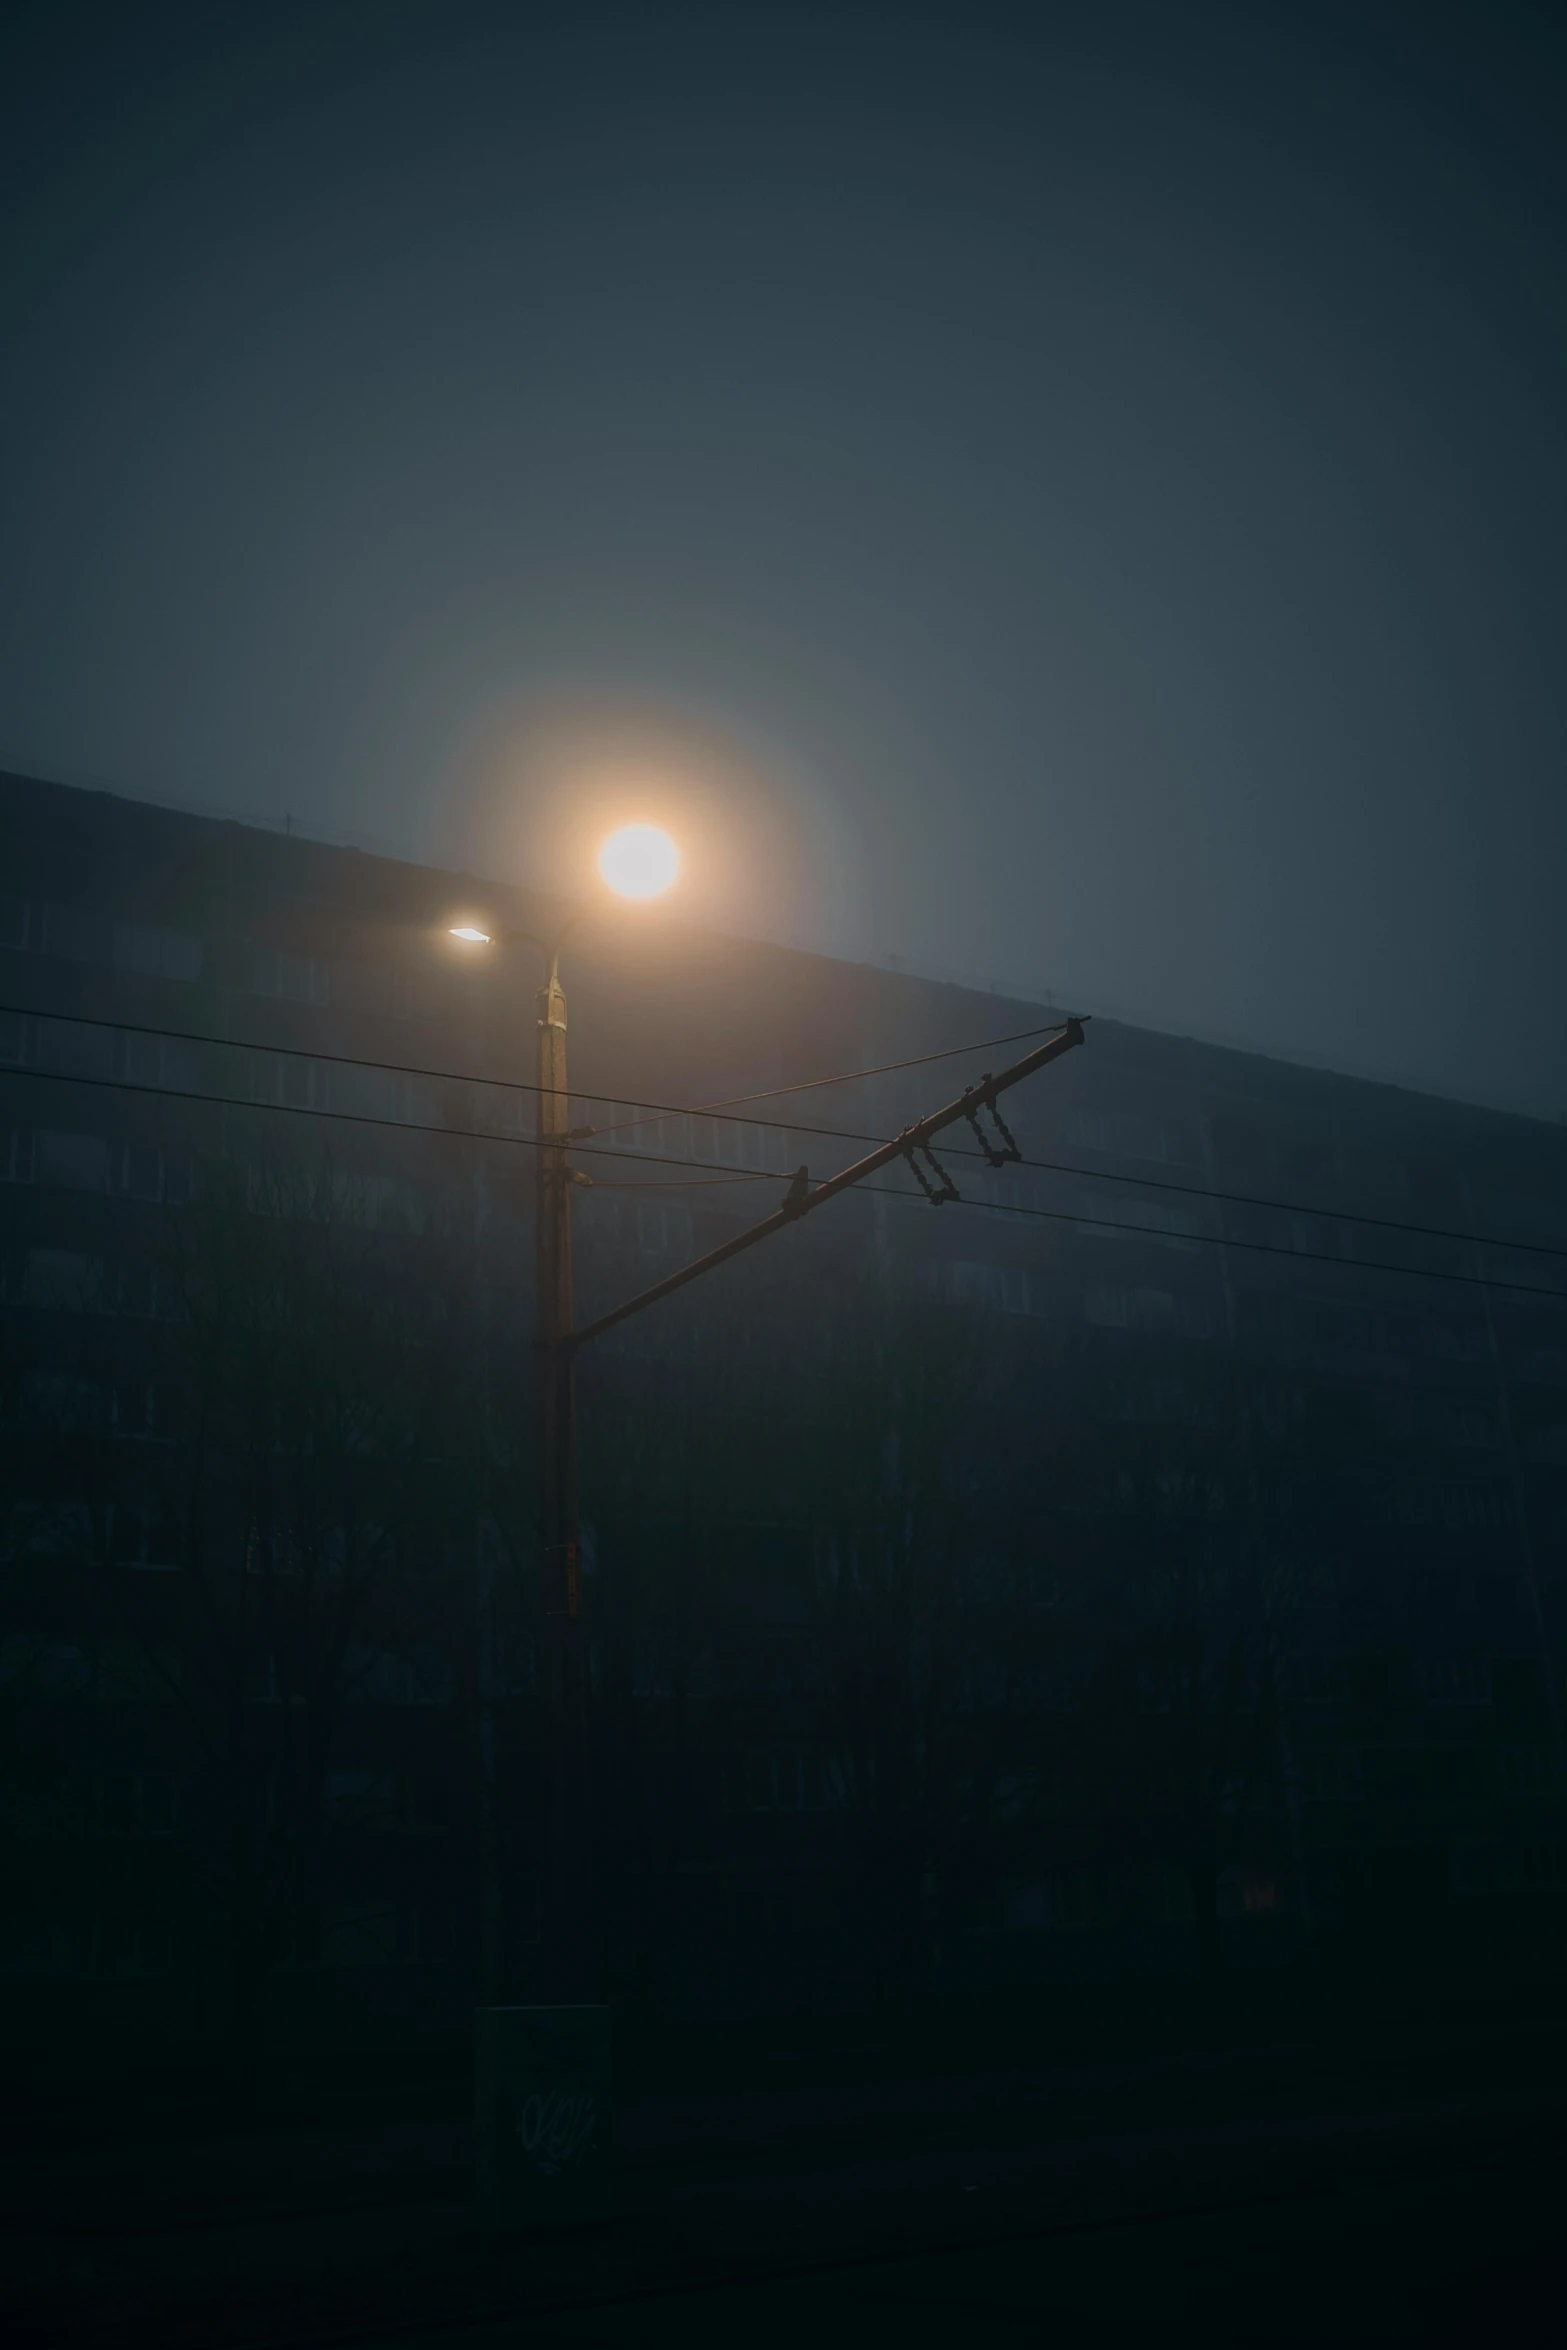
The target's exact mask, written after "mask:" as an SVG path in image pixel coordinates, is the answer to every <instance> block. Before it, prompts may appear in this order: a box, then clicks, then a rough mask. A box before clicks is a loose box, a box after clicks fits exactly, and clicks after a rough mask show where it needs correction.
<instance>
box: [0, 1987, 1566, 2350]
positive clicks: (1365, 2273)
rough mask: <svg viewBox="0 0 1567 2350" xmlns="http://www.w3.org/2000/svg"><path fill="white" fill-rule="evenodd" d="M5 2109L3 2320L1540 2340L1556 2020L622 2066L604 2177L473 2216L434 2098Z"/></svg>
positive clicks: (1179, 2338) (54, 2326) (37, 2338)
mask: <svg viewBox="0 0 1567 2350" xmlns="http://www.w3.org/2000/svg"><path fill="white" fill-rule="evenodd" d="M150 2141H151V2133H150V2132H141V2133H138V2132H137V2131H136V2130H134V2129H126V2130H122V2131H121V2133H120V2135H119V2137H118V2141H117V2142H116V2143H114V2144H104V2143H100V2144H98V2145H97V2146H96V2147H94V2146H90V2145H86V2144H77V2145H75V2146H72V2145H69V2144H62V2143H56V2144H55V2145H53V2146H52V2147H49V2146H46V2145H44V2144H43V2143H42V2142H41V2141H40V2143H38V2144H37V2145H34V2146H32V2147H28V2146H26V2145H23V2144H22V2143H20V2142H19V2141H18V2138H17V2137H16V2135H15V2134H14V2133H13V2135H12V2137H11V2139H10V2143H9V2149H8V2152H7V2154H6V2157H5V2161H4V2166H3V2174H0V2175H3V2184H4V2211H5V2234H4V2238H3V2252H4V2287H3V2292H4V2302H3V2309H0V2322H3V2325H4V2330H5V2334H6V2337H7V2339H8V2340H14V2341H17V2342H24V2341H25V2342H28V2343H33V2342H37V2343H40V2344H48V2343H67V2342H71V2343H75V2342H91V2343H94V2344H103V2345H106V2346H107V2350H114V2346H116V2345H122V2344H123V2345H130V2344H140V2343H143V2342H157V2343H159V2344H160V2345H167V2346H169V2350H187V2346H189V2350H195V2346H196V2345H201V2346H202V2350H262V2346H263V2345H267V2344H278V2345H282V2344H285V2343H286V2344H289V2345H291V2346H293V2350H300V2346H302V2345H306V2344H309V2343H319V2344H321V2345H323V2350H324V2346H325V2345H327V2344H329V2343H334V2344H335V2343H339V2342H341V2343H345V2344H346V2343H348V2342H357V2343H361V2344H364V2345H367V2346H368V2345H373V2344H384V2345H387V2346H388V2350H390V2346H391V2345H392V2344H393V2343H397V2344H401V2345H404V2346H405V2350H406V2346H411V2350H437V2346H438V2345H440V2346H446V2345H450V2346H451V2350H457V2346H458V2345H463V2346H465V2350H498V2346H499V2345H501V2344H503V2343H504V2344H517V2345H519V2346H520V2345H538V2346H539V2350H550V2346H551V2345H553V2344H555V2343H562V2344H564V2343H578V2342H580V2343H587V2344H604V2345H606V2346H608V2345H619V2344H622V2343H625V2344H630V2343H632V2342H637V2343H646V2342H654V2343H662V2342H664V2341H666V2340H667V2341H672V2342H673V2341H679V2342H680V2343H681V2344H683V2345H692V2346H695V2350H700V2346H702V2345H705V2344H708V2343H712V2344H717V2343H719V2342H720V2341H723V2342H725V2343H730V2342H738V2343H744V2344H752V2343H757V2344H763V2345H765V2344H770V2343H774V2342H776V2343H784V2342H789V2343H791V2344H794V2343H805V2344H807V2345H832V2344H836V2343H839V2342H851V2341H852V2342H855V2343H861V2342H881V2341H888V2342H898V2343H908V2344H922V2343H925V2342H932V2343H934V2342H937V2341H940V2342H943V2343H946V2342H949V2341H951V2340H953V2339H954V2338H956V2337H967V2338H969V2339H973V2340H978V2341H981V2342H988V2341H998V2342H1010V2341H1044V2340H1047V2339H1050V2340H1055V2341H1061V2342H1069V2343H1071V2342H1092V2343H1096V2344H1097V2343H1106V2342H1109V2343H1119V2342H1123V2341H1124V2342H1138V2343H1143V2342H1159V2343H1175V2344H1180V2343H1185V2342H1209V2343H1215V2344H1229V2343H1243V2342H1282V2343H1311V2342H1334V2343H1340V2342H1429V2343H1460V2342H1464V2343H1469V2342H1473V2343H1483V2342H1496V2343H1507V2344H1513V2343H1524V2344H1530V2343H1537V2342H1538V2343H1552V2344H1554V2343H1560V2342H1567V2257H1564V2255H1563V2252H1562V2249H1561V2248H1562V2245H1563V2244H1564V2243H1567V2194H1564V2189H1567V2031H1564V2030H1563V2029H1562V2028H1561V2026H1560V2025H1559V2024H1556V2023H1552V2022H1549V2021H1546V2020H1544V2019H1538V2018H1537V2019H1535V2020H1533V2021H1529V2022H1525V2021H1523V2020H1517V2021H1513V2022H1511V2023H1509V2022H1508V2021H1507V2020H1506V2019H1498V2018H1494V2017H1493V2018H1491V2019H1489V2020H1487V2021H1486V2022H1485V2023H1484V2024H1483V2025H1481V2026H1479V2027H1476V2026H1473V2025H1471V2026H1469V2027H1467V2028H1461V2029H1453V2030H1448V2031H1445V2032H1442V2031H1427V2032H1425V2033H1423V2034H1421V2035H1417V2036H1414V2037H1409V2036H1406V2037H1405V2038H1404V2039H1403V2040H1400V2039H1399V2038H1398V2037H1397V2035H1396V2034H1391V2035H1388V2036H1385V2037H1384V2036H1380V2035H1378V2034H1377V2033H1375V2032H1371V2033H1369V2034H1365V2035H1363V2036H1362V2037H1361V2039H1360V2041H1359V2042H1358V2044H1357V2045H1355V2046H1353V2047H1341V2048H1340V2049H1338V2050H1337V2051H1335V2050H1334V2048H1332V2047H1331V2046H1328V2045H1325V2044H1322V2043H1320V2042H1319V2043H1315V2044H1312V2045H1310V2046H1301V2045H1297V2046H1274V2047H1259V2046H1250V2047H1246V2048H1239V2049H1237V2048H1230V2049H1228V2050H1219V2051H1211V2050H1210V2051H1204V2050H1201V2049H1188V2050H1186V2051H1184V2052H1182V2053H1181V2054H1179V2055H1173V2056H1170V2057H1166V2058H1154V2057H1150V2056H1147V2055H1144V2056H1142V2057H1139V2058H1137V2059H1136V2060H1134V2061H1125V2062H1115V2061H1104V2060H1100V2061H1096V2062H1094V2063H1089V2064H1078V2065H1066V2064H1061V2063H1055V2064H1047V2065H1034V2066H1027V2067H1017V2068H1013V2069H1010V2070H1008V2069H992V2070H987V2071H983V2072H966V2073H965V2072H946V2073H942V2074H932V2075H930V2076H928V2077H925V2078H908V2077H903V2078H897V2077H881V2078H871V2079H861V2080H859V2081H838V2082H833V2081H832V2080H825V2081H822V2080H818V2081H817V2082H815V2083H813V2084H808V2085H806V2084H802V2085H799V2086H794V2087H789V2086H784V2085H778V2084H776V2083H775V2084H774V2085H772V2086H771V2087H755V2086H753V2087H750V2088H746V2089H743V2090H741V2089H735V2090H728V2091H725V2090H722V2089H716V2088H715V2089H714V2090H712V2091H711V2092H708V2093H704V2094H701V2095H686V2096H677V2095H670V2094H663V2095H652V2094H643V2095H641V2096H640V2097H638V2098H637V2099H635V2100H634V2101H632V2102H630V2103H628V2104H627V2105H625V2106H623V2108H622V2110H621V2113H620V2116H619V2125H618V2158H619V2159H618V2170H619V2209H618V2211H617V2213H616V2215H615V2216H614V2217H613V2218H612V2219H610V2220H609V2221H607V2222H606V2223H605V2224H604V2225H602V2226H601V2227H599V2228H597V2229H595V2230H592V2231H588V2232H586V2233H580V2234H571V2235H565V2234H562V2235H555V2236H549V2235H540V2236H534V2237H527V2236H500V2237H497V2236H494V2235H490V2234H486V2233H484V2232H482V2231H481V2230H479V2229H478V2228H477V2227H476V2226H475V2225H474V2223H473V2219H472V2215H471V2209H470V2204H469V2196H468V2165H469V2162H470V2159H471V2146H470V2141H469V2137H468V2132H467V2127H466V2125H465V2124H464V2123H463V2122H462V2121H461V2120H459V2119H457V2118H455V2117H452V2118H449V2119H442V2118H428V2119H426V2120H423V2121H420V2122H412V2123H410V2122H404V2123H392V2122H387V2121H381V2122H379V2123H376V2124H374V2125H368V2124H361V2125H360V2126H357V2127H341V2126H339V2127H329V2126H324V2125H322V2124H320V2123H319V2122H318V2123H317V2125H316V2126H314V2127H312V2128H308V2129H306V2128H303V2127H301V2126H298V2125H297V2124H296V2125H293V2126H288V2127H284V2126H281V2125H279V2124H277V2123H273V2124H272V2125H271V2126H267V2127H262V2126H259V2125H257V2124H254V2123H253V2124H252V2126H251V2127H250V2128H248V2129H246V2130H244V2131H233V2130H231V2131H229V2132H227V2133H218V2132H213V2131H210V2130H209V2131H207V2132H205V2133H192V2132H190V2131H188V2130H187V2131H185V2132H183V2133H179V2134H169V2133H165V2134H164V2135H163V2137H162V2139H161V2142H158V2143H153V2142H150Z"/></svg>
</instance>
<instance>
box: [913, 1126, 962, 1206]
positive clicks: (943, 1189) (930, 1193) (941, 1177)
mask: <svg viewBox="0 0 1567 2350" xmlns="http://www.w3.org/2000/svg"><path fill="white" fill-rule="evenodd" d="M916 1154H918V1155H916ZM903 1155H904V1157H905V1158H906V1159H907V1160H908V1162H909V1172H910V1174H911V1175H912V1176H913V1178H914V1180H915V1182H916V1183H917V1184H918V1185H919V1187H920V1189H921V1191H922V1192H923V1193H924V1194H925V1197H926V1198H927V1199H928V1200H929V1202H930V1204H931V1206H932V1207H933V1208H939V1207H940V1206H941V1204H942V1202H943V1201H944V1200H949V1199H961V1197H962V1193H961V1192H960V1191H959V1190H958V1187H957V1185H956V1184H955V1183H954V1182H953V1180H952V1177H951V1176H950V1175H949V1174H948V1173H947V1170H946V1168H945V1167H944V1166H943V1165H942V1163H941V1161H940V1160H939V1159H938V1158H937V1156H936V1154H935V1152H934V1151H933V1150H932V1149H931V1147H930V1144H929V1143H928V1142H920V1143H913V1142H906V1143H905V1144H904V1146H903ZM921 1159H924V1160H925V1161H926V1163H927V1165H929V1166H930V1167H932V1168H933V1169H934V1170H935V1175H936V1181H935V1182H934V1183H932V1181H931V1179H930V1177H929V1176H928V1175H927V1174H926V1172H925V1169H924V1167H922V1166H921V1165H920V1160H921Z"/></svg>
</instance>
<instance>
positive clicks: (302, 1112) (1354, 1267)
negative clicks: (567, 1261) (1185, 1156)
mask: <svg viewBox="0 0 1567 2350" xmlns="http://www.w3.org/2000/svg"><path fill="white" fill-rule="evenodd" d="M0 1008H3V1007H0ZM137 1033H139V1034H143V1035H146V1034H156V1033H157V1032H156V1031H154V1030H140V1031H137ZM209 1041H210V1040H209ZM248 1049H261V1048H248ZM312 1057H314V1058H320V1057H321V1056H319V1055H316V1056H312ZM340 1057H341V1058H343V1059H345V1060H346V1058H347V1056H346V1055H345V1056H340ZM350 1065H351V1066H354V1067H358V1068H366V1067H370V1066H373V1065H374V1064H371V1063H368V1062H355V1063H352V1064H350ZM12 1073H13V1074H19V1075H21V1076H24V1077H26V1078H28V1079H31V1080H33V1081H35V1082H42V1083H45V1084H55V1085H75V1086H87V1087H91V1088H93V1089H95V1090H97V1091H99V1092H106V1093H134V1094H140V1095H143V1096H146V1097H148V1098H150V1099H151V1100H154V1101H160V1102H167V1101H181V1102H194V1103H196V1104H197V1105H198V1106H200V1107H203V1108H206V1109H218V1110H222V1109H229V1110H242V1111H245V1112H246V1113H248V1114H249V1115H250V1116H253V1117H254V1116H263V1117H265V1116H274V1117H275V1116H283V1117H296V1118H319V1119H322V1120H324V1121H326V1122H327V1123H328V1124H332V1125H344V1126H368V1127H374V1128H378V1129H384V1130H385V1131H387V1132H389V1133H392V1134H403V1135H409V1134H432V1135H438V1136H441V1137H443V1138H444V1139H446V1140H448V1141H451V1142H491V1143H500V1144H503V1145H506V1146H509V1147H510V1148H512V1149H521V1150H537V1149H538V1148H539V1147H540V1145H539V1139H538V1137H537V1136H536V1135H532V1134H502V1133H496V1132H495V1131H493V1130H489V1131H487V1130H486V1129H485V1128H483V1127H475V1126H436V1125H431V1124H429V1123H427V1122H426V1121H423V1120H419V1119H408V1118H384V1117H378V1116H376V1115H375V1114H374V1113H372V1112H370V1111H363V1110H330V1109H322V1108H319V1107H317V1106H316V1105H315V1104H313V1103H309V1102H258V1101H254V1100H252V1099H250V1098H249V1097H248V1096H246V1095H244V1094H214V1093H198V1092H196V1091H195V1090H194V1089H193V1088H190V1087H181V1086H168V1085H154V1084H152V1083H150V1082H148V1083H138V1082H136V1081H135V1080H133V1079H130V1078H123V1077H85V1076H76V1075H72V1074H71V1072H69V1071H68V1070H60V1069H28V1070H24V1071H20V1072H12ZM574 1148H575V1149H576V1150H577V1151H578V1152H579V1154H580V1155H581V1156H583V1157H587V1158H607V1159H613V1160H617V1161H629V1162H630V1163H631V1164H632V1165H652V1166H664V1167H701V1166H702V1161H700V1160H698V1159H694V1158H691V1157H690V1156H689V1155H684V1156H682V1155H676V1154H673V1153H665V1152H654V1151H625V1150H607V1149H605V1148H604V1146H603V1145H602V1144H598V1143H591V1142H590V1143H579V1144H577V1145H575V1146H574ZM794 1173H795V1170H793V1169H791V1168H778V1169H776V1170H771V1169H757V1170H756V1171H755V1172H747V1173H745V1174H740V1175H735V1176H733V1177H730V1176H719V1177H714V1176H711V1175H707V1174H706V1173H703V1174H699V1175H697V1176H696V1177H694V1178H693V1179H692V1180H691V1182H690V1183H685V1182H681V1183H678V1184H677V1183H667V1184H666V1183H663V1182H660V1183H656V1184H647V1185H637V1184H628V1185H626V1186H624V1188H626V1189H628V1190H637V1189H644V1188H645V1189H648V1190H666V1189H668V1190H675V1189H679V1190H687V1189H696V1188H699V1187H700V1186H702V1185H705V1184H708V1183H713V1182H729V1181H734V1182H747V1183H789V1182H791V1181H792V1180H793V1179H794ZM605 1188H606V1189H620V1188H622V1187H621V1186H620V1185H606V1186H605ZM855 1189H856V1190H858V1191H861V1192H874V1193H877V1194H879V1195H880V1196H881V1197H882V1198H885V1199H895V1200H901V1201H903V1202H904V1203H905V1205H909V1206H913V1205H916V1204H919V1205H924V1204H925V1201H924V1195H923V1194H922V1193H921V1192H920V1191H918V1190H908V1189H905V1188H903V1187H901V1186H899V1185H896V1184H890V1183H860V1184H857V1185H856V1186H855ZM1214 1196H1222V1195H1214ZM950 1204H951V1205H953V1206H955V1207H960V1208H967V1209H969V1210H970V1212H977V1213H979V1214H981V1215H1001V1216H1020V1217H1023V1218H1025V1219H1028V1220H1030V1221H1034V1222H1039V1223H1047V1224H1073V1225H1077V1226H1079V1227H1083V1228H1086V1229H1088V1230H1090V1231H1093V1232H1096V1233H1097V1232H1125V1233H1129V1234H1131V1235H1132V1236H1133V1237H1134V1238H1136V1239H1138V1240H1144V1241H1154V1242H1156V1243H1162V1244H1163V1245H1164V1246H1166V1247H1169V1246H1170V1245H1172V1244H1174V1245H1178V1246H1190V1247H1198V1248H1225V1249H1237V1250H1241V1251H1243V1252H1245V1253H1246V1254H1248V1255H1255V1256H1271V1257H1287V1258H1289V1259H1290V1261H1291V1262H1292V1263H1294V1264H1317V1265H1334V1266H1336V1267H1337V1268H1338V1270H1339V1271H1340V1272H1341V1273H1343V1272H1352V1273H1390V1274H1393V1275H1395V1276H1396V1277H1397V1278H1399V1279H1400V1280H1418V1281H1446V1282H1450V1283H1454V1284H1456V1285H1457V1286H1458V1287H1460V1288H1465V1289H1494V1290H1506V1291H1509V1292H1511V1293H1514V1294H1516V1295H1518V1296H1522V1297H1540V1298H1552V1299H1560V1300H1563V1301H1567V1288H1564V1289H1555V1288H1550V1287H1547V1286H1546V1285H1544V1284H1542V1283H1540V1282H1537V1281H1503V1280H1498V1279H1493V1278H1492V1277H1491V1276H1490V1275H1488V1274H1484V1273H1455V1272H1449V1271H1447V1270H1445V1269H1443V1268H1441V1267H1437V1266H1432V1265H1392V1264H1388V1263H1386V1262H1385V1261H1384V1260H1382V1259H1380V1258H1360V1257H1341V1256H1335V1255H1333V1254H1332V1252H1331V1251H1330V1250H1327V1249H1301V1248H1292V1247H1290V1246H1289V1245H1287V1244H1286V1243H1285V1242H1283V1241H1267V1240H1239V1239H1235V1238H1232V1237H1231V1236H1230V1235H1229V1234H1228V1233H1223V1232H1181V1233H1168V1232H1155V1231H1150V1230H1149V1228H1148V1226H1147V1225H1146V1224H1132V1223H1125V1222H1120V1221H1113V1220H1111V1219H1109V1218H1099V1217H1094V1218H1092V1219H1090V1218H1088V1217H1085V1216H1082V1215H1079V1214H1077V1213H1076V1212H1075V1211H1074V1210H1072V1209H1070V1208H1038V1207H1024V1206H1022V1205H1021V1204H1018V1203H1014V1202H1011V1201H990V1200H975V1199H963V1198H957V1199H954V1200H953V1201H952V1202H951V1203H950ZM1395 1229H1397V1230H1408V1231H1410V1232H1413V1233H1418V1232H1419V1231H1420V1229H1421V1228H1420V1227H1419V1226H1417V1225H1409V1226H1398V1227H1395ZM1447 1237H1450V1238H1452V1239H1455V1240H1461V1241H1462V1244H1463V1245H1464V1246H1465V1247H1466V1248H1471V1249H1479V1248H1485V1247H1503V1248H1507V1247H1511V1246H1512V1245H1513V1244H1512V1243H1511V1242H1508V1241H1502V1242H1493V1241H1486V1240H1484V1239H1481V1238H1477V1237H1476V1236H1474V1235H1473V1234H1468V1233H1465V1234H1456V1233H1455V1234H1452V1235H1449V1236H1447ZM1547 1253H1549V1254H1553V1255H1557V1254H1561V1253H1564V1252H1561V1251H1555V1250H1553V1251H1549V1252H1547Z"/></svg>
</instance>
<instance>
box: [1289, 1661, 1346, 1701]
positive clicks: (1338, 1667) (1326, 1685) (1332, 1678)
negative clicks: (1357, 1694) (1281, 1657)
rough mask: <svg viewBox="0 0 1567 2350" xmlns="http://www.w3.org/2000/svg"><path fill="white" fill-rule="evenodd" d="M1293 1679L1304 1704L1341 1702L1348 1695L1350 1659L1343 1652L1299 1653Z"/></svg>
mask: <svg viewBox="0 0 1567 2350" xmlns="http://www.w3.org/2000/svg"><path fill="white" fill-rule="evenodd" d="M1290 1680H1291V1684H1292V1686H1293V1688H1294V1692H1295V1695H1296V1697H1297V1698H1298V1700H1299V1701H1300V1703H1301V1704H1302V1705H1342V1704H1343V1703H1344V1701H1345V1699H1346V1698H1347V1697H1348V1695H1349V1661H1348V1659H1347V1658H1345V1657H1342V1656H1298V1657H1296V1658H1295V1659H1294V1661H1293V1663H1292V1664H1291V1666H1290Z"/></svg>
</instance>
